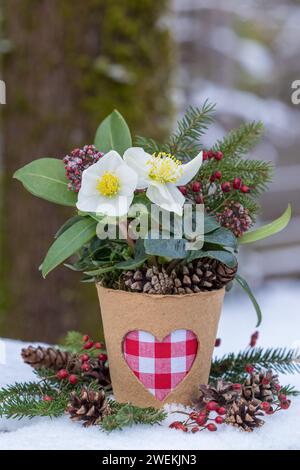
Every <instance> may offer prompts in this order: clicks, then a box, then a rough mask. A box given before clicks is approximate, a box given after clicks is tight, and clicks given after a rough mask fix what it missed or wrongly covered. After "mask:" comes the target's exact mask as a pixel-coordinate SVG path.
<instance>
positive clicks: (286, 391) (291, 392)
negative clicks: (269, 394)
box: [280, 385, 300, 397]
mask: <svg viewBox="0 0 300 470" xmlns="http://www.w3.org/2000/svg"><path fill="white" fill-rule="evenodd" d="M280 393H282V394H283V395H287V396H291V397H298V396H299V395H300V391H299V390H296V389H295V387H294V386H293V385H284V386H283V387H281V389H280Z"/></svg>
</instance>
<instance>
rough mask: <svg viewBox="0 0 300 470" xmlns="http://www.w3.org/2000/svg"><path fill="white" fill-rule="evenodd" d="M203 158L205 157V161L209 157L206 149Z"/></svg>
mask: <svg viewBox="0 0 300 470" xmlns="http://www.w3.org/2000/svg"><path fill="white" fill-rule="evenodd" d="M202 158H203V161H204V162H205V160H207V159H208V152H207V151H206V150H203V153H202Z"/></svg>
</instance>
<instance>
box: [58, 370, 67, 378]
mask: <svg viewBox="0 0 300 470" xmlns="http://www.w3.org/2000/svg"><path fill="white" fill-rule="evenodd" d="M56 377H57V378H58V379H60V380H64V379H66V378H67V377H69V373H68V371H67V370H66V369H60V370H59V371H58V372H57V374H56Z"/></svg>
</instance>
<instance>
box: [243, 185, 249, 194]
mask: <svg viewBox="0 0 300 470" xmlns="http://www.w3.org/2000/svg"><path fill="white" fill-rule="evenodd" d="M241 192H242V193H249V192H250V188H249V186H246V185H245V184H243V185H242V186H241Z"/></svg>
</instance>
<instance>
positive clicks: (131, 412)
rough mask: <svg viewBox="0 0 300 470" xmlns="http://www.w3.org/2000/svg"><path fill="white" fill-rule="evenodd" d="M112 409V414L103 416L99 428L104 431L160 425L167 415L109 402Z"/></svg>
mask: <svg viewBox="0 0 300 470" xmlns="http://www.w3.org/2000/svg"><path fill="white" fill-rule="evenodd" d="M109 404H110V406H111V408H112V411H113V412H112V414H111V415H109V416H105V418H104V419H103V421H102V423H101V425H100V426H101V428H102V429H103V430H105V431H108V432H110V431H113V430H114V429H123V428H124V427H128V426H133V425H134V424H150V425H151V426H153V425H154V424H159V423H161V422H162V421H163V420H164V419H165V418H166V417H167V413H166V412H165V411H164V410H159V409H158V410H157V409H155V408H151V407H150V408H139V407H137V406H133V405H131V404H129V403H126V404H121V403H116V402H114V401H111V400H110V401H109Z"/></svg>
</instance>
